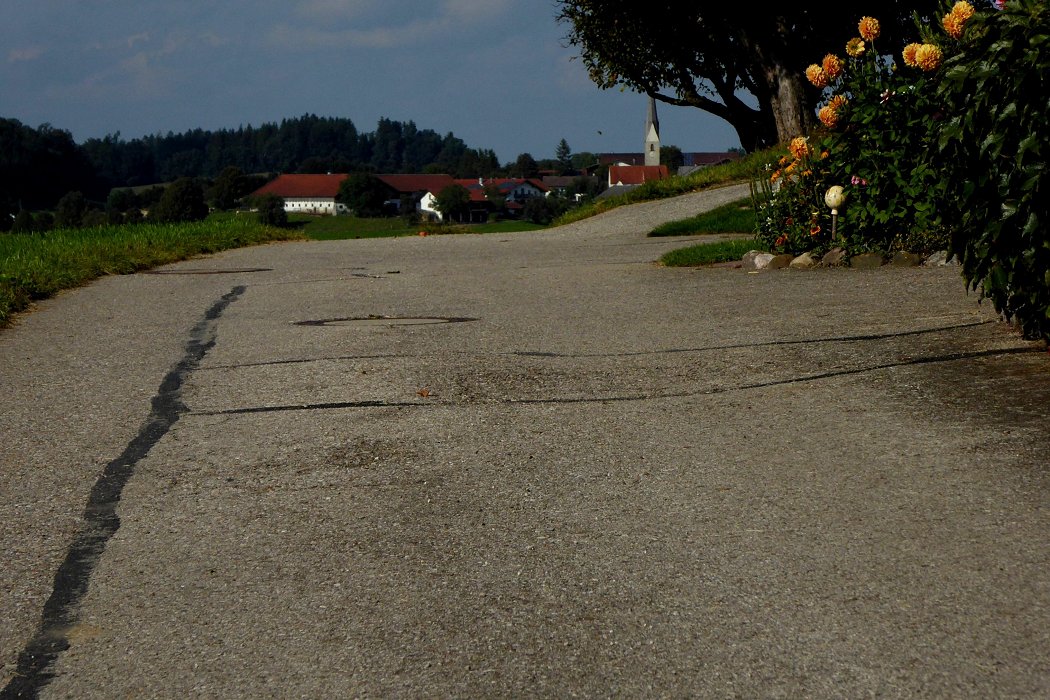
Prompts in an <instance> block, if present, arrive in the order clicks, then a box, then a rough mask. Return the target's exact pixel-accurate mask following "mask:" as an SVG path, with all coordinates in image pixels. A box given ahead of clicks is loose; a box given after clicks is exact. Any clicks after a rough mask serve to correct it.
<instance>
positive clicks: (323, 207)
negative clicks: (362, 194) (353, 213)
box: [284, 197, 350, 216]
mask: <svg viewBox="0 0 1050 700" xmlns="http://www.w3.org/2000/svg"><path fill="white" fill-rule="evenodd" d="M284 210H285V211H286V212H288V213H289V214H320V215H323V216H334V215H336V214H348V213H349V212H350V210H349V209H347V208H346V205H345V204H338V203H336V201H335V200H334V199H331V198H326V197H320V198H309V197H288V198H286V199H285V200H284Z"/></svg>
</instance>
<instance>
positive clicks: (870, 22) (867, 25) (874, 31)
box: [857, 17, 880, 41]
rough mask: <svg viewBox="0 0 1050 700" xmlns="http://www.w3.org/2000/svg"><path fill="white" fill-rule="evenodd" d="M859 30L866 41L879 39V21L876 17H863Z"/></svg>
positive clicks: (858, 26)
mask: <svg viewBox="0 0 1050 700" xmlns="http://www.w3.org/2000/svg"><path fill="white" fill-rule="evenodd" d="M857 30H858V31H859V32H860V36H861V38H863V39H864V40H865V41H875V40H876V39H878V38H879V32H880V27H879V20H877V19H875V18H874V17H861V18H860V23H859V24H858V25H857Z"/></svg>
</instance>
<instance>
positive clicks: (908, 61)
mask: <svg viewBox="0 0 1050 700" xmlns="http://www.w3.org/2000/svg"><path fill="white" fill-rule="evenodd" d="M920 46H922V44H908V45H907V46H905V47H904V65H906V66H910V67H912V68H918V67H919V63H918V61H916V60H915V52H916V51H918V50H919V47H920Z"/></svg>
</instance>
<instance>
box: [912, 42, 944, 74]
mask: <svg viewBox="0 0 1050 700" xmlns="http://www.w3.org/2000/svg"><path fill="white" fill-rule="evenodd" d="M943 57H944V54H943V53H942V52H941V48H940V47H939V46H936V45H935V44H923V45H922V46H920V47H919V48H918V49H916V50H915V63H917V64H918V66H919V68H922V69H923V70H924V71H926V72H927V73H929V72H931V71H935V70H937V69H938V68H940V66H941V59H942V58H943Z"/></svg>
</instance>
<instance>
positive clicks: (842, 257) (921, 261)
mask: <svg viewBox="0 0 1050 700" xmlns="http://www.w3.org/2000/svg"><path fill="white" fill-rule="evenodd" d="M958 264H959V259H958V258H956V257H954V256H953V257H951V258H949V257H948V253H947V251H943V250H942V251H938V252H936V253H934V254H932V255H929V256H926V257H923V256H922V255H919V254H918V253H908V252H905V251H899V252H897V253H894V254H893V255H892V256H891V257H889V258H886V257H884V256H882V255H880V254H878V253H861V254H859V255H854V256H852V257H850V256H849V255H847V254H846V251H845V250H843V249H842V248H832V249H831V250H829V251H828V252H827V253H825V254H824V255H823V256H822V257H821V258H820V259H817V258H816V257H815V256H814V255H813V254H812V253H803V254H802V255H798V256H795V255H788V254H786V253H782V254H780V255H775V254H773V253H766V252H763V251H760V250H752V251H748V253H747V254H745V255H744V257H743V258H741V259H740V266H741V267H742V268H743V269H744V270H748V271H755V270H779V269H783V268H790V269H793V270H808V269H811V268H814V267H850V268H853V269H856V270H874V269H876V268H878V267H882V266H883V265H889V266H891V267H920V266H921V267H945V266H946V265H952V266H954V265H958Z"/></svg>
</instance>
